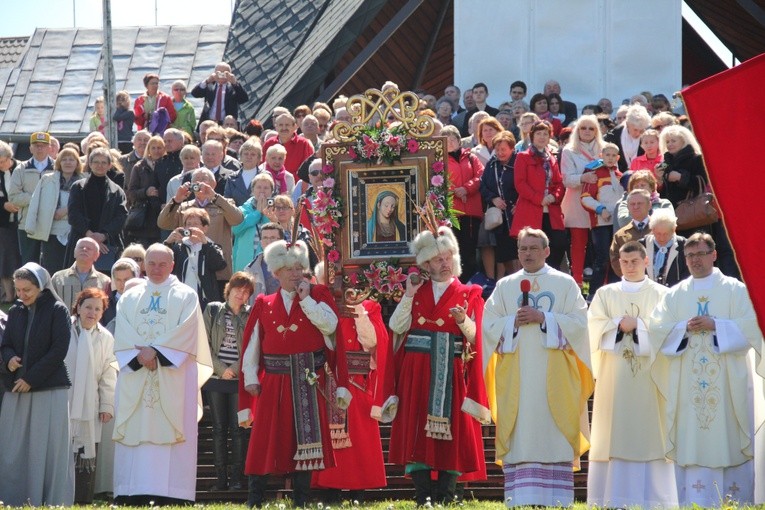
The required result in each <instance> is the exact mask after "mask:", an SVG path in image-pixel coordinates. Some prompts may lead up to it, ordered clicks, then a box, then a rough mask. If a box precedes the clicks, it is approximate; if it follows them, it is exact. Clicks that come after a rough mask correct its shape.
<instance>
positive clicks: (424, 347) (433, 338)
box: [404, 329, 462, 441]
mask: <svg viewBox="0 0 765 510" xmlns="http://www.w3.org/2000/svg"><path fill="white" fill-rule="evenodd" d="M404 349H405V350H407V351H409V352H421V353H427V354H430V388H429V390H428V416H427V421H426V422H425V432H426V434H425V435H426V436H427V437H431V438H433V439H440V440H443V441H451V439H452V429H451V418H452V389H453V382H454V358H459V357H461V356H462V336H461V335H455V334H452V333H447V332H445V331H427V330H424V329H415V330H413V331H411V332H410V333H409V336H408V337H407V339H406V345H405V346H404Z"/></svg>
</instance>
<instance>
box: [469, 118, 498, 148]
mask: <svg viewBox="0 0 765 510" xmlns="http://www.w3.org/2000/svg"><path fill="white" fill-rule="evenodd" d="M484 126H491V127H493V128H494V129H496V130H497V131H499V132H502V131H504V130H505V128H504V127H502V124H500V123H499V121H498V120H497V119H495V118H494V117H487V118H485V119H483V120H482V121H481V122H479V123H478V129H477V130H476V132H475V133H476V136H477V137H478V143H480V144H481V145H483V146H484V147H488V146H489V143H488V142H492V145H491V146H492V147H494V143H493V140H485V139H484V138H483V127H484Z"/></svg>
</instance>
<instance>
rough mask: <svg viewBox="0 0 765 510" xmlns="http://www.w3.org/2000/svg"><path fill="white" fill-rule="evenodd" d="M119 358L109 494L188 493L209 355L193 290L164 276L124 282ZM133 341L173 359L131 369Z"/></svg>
mask: <svg viewBox="0 0 765 510" xmlns="http://www.w3.org/2000/svg"><path fill="white" fill-rule="evenodd" d="M114 336H115V354H116V357H117V361H118V363H119V365H120V373H119V378H118V380H117V414H116V417H115V425H114V440H115V454H114V463H115V466H114V495H115V496H134V495H154V496H165V497H171V498H178V499H185V500H190V501H193V500H194V499H195V492H196V475H197V421H198V419H199V418H201V399H200V393H199V389H200V388H201V386H202V384H204V381H205V380H207V379H208V378H209V377H210V375H211V374H212V361H211V357H210V350H209V347H208V343H207V338H206V335H205V329H204V323H203V322H202V313H201V311H200V309H199V303H198V299H197V296H196V293H195V292H194V291H193V290H192V289H190V288H189V287H188V286H186V285H184V284H182V283H180V282H179V281H178V279H177V278H175V277H174V276H170V278H168V279H167V280H166V281H165V282H163V283H161V284H159V285H157V284H154V283H152V282H151V281H147V282H146V284H145V285H140V286H137V287H133V288H131V289H130V290H128V291H127V292H126V293H125V294H124V295H123V296H122V297H121V299H120V300H119V301H118V303H117V317H116V329H115V335H114ZM134 345H150V346H152V347H154V348H155V349H156V350H157V351H158V352H159V353H160V354H162V355H163V356H164V357H165V358H166V359H167V360H168V361H169V362H170V363H171V364H170V365H169V366H165V367H161V366H160V367H158V368H157V370H155V371H149V370H147V369H145V368H140V369H138V370H135V371H134V370H133V369H132V368H130V366H129V363H130V362H131V361H132V360H133V359H134V358H135V357H136V356H137V355H138V350H137V349H136V348H135V346H134Z"/></svg>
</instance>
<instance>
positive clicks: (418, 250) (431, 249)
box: [410, 226, 462, 276]
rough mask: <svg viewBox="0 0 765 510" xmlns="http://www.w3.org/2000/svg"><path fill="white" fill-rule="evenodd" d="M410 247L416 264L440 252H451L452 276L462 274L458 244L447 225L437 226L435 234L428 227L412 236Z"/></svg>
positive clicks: (420, 263) (419, 264)
mask: <svg viewBox="0 0 765 510" xmlns="http://www.w3.org/2000/svg"><path fill="white" fill-rule="evenodd" d="M410 248H411V251H412V252H413V253H414V256H415V257H416V259H417V265H418V266H421V265H422V264H423V263H424V262H427V261H428V260H430V259H432V258H433V257H436V256H437V255H439V254H441V253H451V254H452V262H453V267H452V271H453V272H454V276H459V275H460V274H462V261H461V259H460V248H459V244H458V243H457V238H456V237H454V233H453V232H452V229H450V228H449V227H447V226H441V227H438V230H437V231H436V234H435V235H434V234H433V232H432V231H431V230H429V229H428V230H423V231H422V232H420V233H419V234H417V237H415V238H414V241H412V244H411V246H410Z"/></svg>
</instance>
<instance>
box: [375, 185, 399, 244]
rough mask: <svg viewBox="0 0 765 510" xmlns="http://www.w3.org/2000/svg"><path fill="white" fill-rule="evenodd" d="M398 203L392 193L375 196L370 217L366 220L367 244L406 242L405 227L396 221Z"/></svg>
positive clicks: (387, 192) (396, 197) (381, 193)
mask: <svg viewBox="0 0 765 510" xmlns="http://www.w3.org/2000/svg"><path fill="white" fill-rule="evenodd" d="M398 201H399V199H398V195H396V194H395V193H394V192H392V191H388V190H386V191H381V192H380V193H378V194H377V198H375V205H374V208H373V209H372V217H371V218H369V220H367V242H369V243H382V242H396V241H406V226H405V225H404V224H403V223H401V221H400V220H399V219H398Z"/></svg>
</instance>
